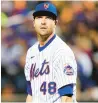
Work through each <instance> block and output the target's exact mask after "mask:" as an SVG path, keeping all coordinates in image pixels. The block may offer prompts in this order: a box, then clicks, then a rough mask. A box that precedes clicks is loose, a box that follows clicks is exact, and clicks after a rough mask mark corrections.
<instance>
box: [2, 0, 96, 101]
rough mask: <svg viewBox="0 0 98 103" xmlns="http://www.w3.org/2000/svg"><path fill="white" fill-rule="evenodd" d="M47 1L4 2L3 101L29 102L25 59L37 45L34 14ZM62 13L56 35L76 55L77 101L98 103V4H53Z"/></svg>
mask: <svg viewBox="0 0 98 103" xmlns="http://www.w3.org/2000/svg"><path fill="white" fill-rule="evenodd" d="M41 2H43V1H15V0H13V1H3V0H2V1H1V96H2V97H1V100H2V102H3V101H5V102H6V101H10V102H11V101H12V102H14V101H18V102H25V99H26V95H27V94H26V80H25V76H24V65H25V56H26V52H27V50H28V48H30V47H31V46H32V45H33V44H34V43H35V42H36V41H37V38H36V33H35V30H34V27H33V17H32V13H33V12H34V8H35V6H36V4H38V3H41ZM50 2H52V3H53V4H54V5H55V6H56V7H57V10H58V15H59V16H58V20H59V23H58V24H57V28H56V34H57V35H58V36H60V37H61V38H62V39H63V40H64V41H65V42H66V43H67V44H68V45H69V46H70V47H71V49H72V50H73V51H74V54H75V56H76V60H77V65H78V78H77V100H78V101H98V2H97V1H81V2H80V1H50Z"/></svg>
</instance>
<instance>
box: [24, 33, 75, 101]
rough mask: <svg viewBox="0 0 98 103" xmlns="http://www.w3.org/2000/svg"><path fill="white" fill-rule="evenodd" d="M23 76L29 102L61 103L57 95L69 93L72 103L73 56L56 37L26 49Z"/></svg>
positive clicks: (66, 46) (73, 91) (73, 80)
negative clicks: (28, 94)
mask: <svg viewBox="0 0 98 103" xmlns="http://www.w3.org/2000/svg"><path fill="white" fill-rule="evenodd" d="M25 76H26V80H27V81H30V85H31V91H32V99H33V101H32V102H33V103H61V96H63V95H65V94H70V93H71V92H72V94H73V102H74V101H76V77H77V65H76V61H75V57H74V54H73V52H72V50H71V49H70V48H69V47H68V45H67V44H66V43H64V42H63V41H62V40H61V39H60V38H59V37H58V36H57V35H54V36H53V37H52V38H51V39H50V40H49V41H48V42H47V43H46V44H45V45H44V46H43V47H40V46H39V43H38V42H37V43H36V44H34V45H33V46H32V47H31V48H30V49H29V50H28V52H27V57H26V65H25ZM69 85H70V86H72V87H73V89H72V90H71V89H70V88H71V87H69ZM64 87H65V88H64ZM62 88H63V89H62Z"/></svg>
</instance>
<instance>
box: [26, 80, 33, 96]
mask: <svg viewBox="0 0 98 103" xmlns="http://www.w3.org/2000/svg"><path fill="white" fill-rule="evenodd" d="M27 93H28V94H30V95H31V96H32V89H31V82H30V81H27Z"/></svg>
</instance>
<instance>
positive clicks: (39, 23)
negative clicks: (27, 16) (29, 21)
mask: <svg viewBox="0 0 98 103" xmlns="http://www.w3.org/2000/svg"><path fill="white" fill-rule="evenodd" d="M55 26H56V25H55V20H53V19H52V18H51V17H49V16H37V17H35V19H34V27H35V30H36V32H37V34H38V35H40V36H49V35H51V34H52V33H53V31H54V28H55Z"/></svg>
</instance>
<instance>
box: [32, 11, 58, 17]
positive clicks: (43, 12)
mask: <svg viewBox="0 0 98 103" xmlns="http://www.w3.org/2000/svg"><path fill="white" fill-rule="evenodd" d="M33 16H34V18H35V17H36V16H50V17H52V18H53V19H56V18H57V16H56V15H55V14H53V13H52V12H49V11H37V12H34V13H33Z"/></svg>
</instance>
